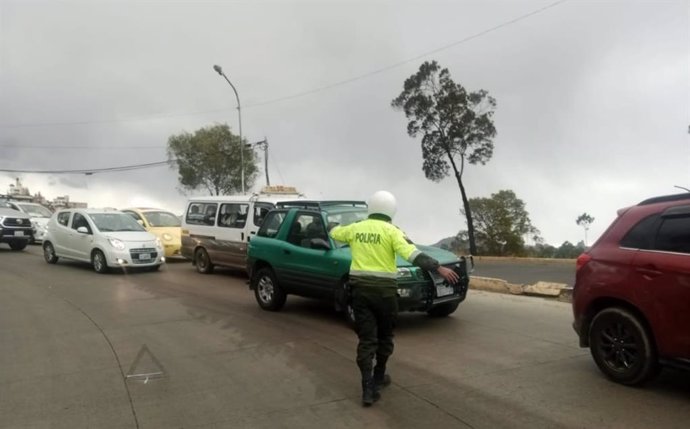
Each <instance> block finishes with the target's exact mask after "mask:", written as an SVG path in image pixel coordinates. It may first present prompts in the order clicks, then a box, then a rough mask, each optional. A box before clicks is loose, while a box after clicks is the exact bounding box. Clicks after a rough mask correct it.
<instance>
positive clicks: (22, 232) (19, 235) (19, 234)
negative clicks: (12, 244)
mask: <svg viewBox="0 0 690 429" xmlns="http://www.w3.org/2000/svg"><path fill="white" fill-rule="evenodd" d="M14 236H15V237H23V236H24V231H14Z"/></svg>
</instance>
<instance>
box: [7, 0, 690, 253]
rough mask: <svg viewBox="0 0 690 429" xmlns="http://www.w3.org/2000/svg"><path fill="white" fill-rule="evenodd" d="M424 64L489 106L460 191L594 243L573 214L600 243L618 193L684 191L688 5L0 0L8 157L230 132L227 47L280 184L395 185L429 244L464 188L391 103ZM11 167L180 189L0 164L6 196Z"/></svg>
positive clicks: (60, 187) (98, 159) (129, 160)
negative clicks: (504, 200)
mask: <svg viewBox="0 0 690 429" xmlns="http://www.w3.org/2000/svg"><path fill="white" fill-rule="evenodd" d="M539 10H541V11H539ZM535 11H539V12H537V13H533V14H532V12H535ZM520 17H524V18H522V19H517V18H520ZM502 24H505V25H502ZM497 27H499V28H497ZM491 29H495V30H492V31H488V32H487V31H486V30H491ZM475 35H477V37H471V36H475ZM426 54H428V55H426ZM432 59H435V60H437V61H438V62H439V63H440V64H441V65H442V66H444V67H447V68H448V69H449V70H450V72H451V75H452V77H453V78H454V80H455V81H456V82H458V83H461V84H462V85H464V86H465V87H466V88H467V89H469V90H477V89H480V88H481V89H485V90H487V91H488V92H489V93H490V94H491V95H492V96H493V97H495V98H496V100H497V103H498V106H497V111H496V116H495V120H496V127H497V130H498V135H497V137H496V139H495V151H494V157H493V159H492V160H491V161H490V162H489V163H488V164H486V165H485V166H472V167H470V168H469V169H467V170H466V174H465V176H464V179H465V185H466V188H467V190H468V193H469V196H470V197H488V196H490V194H491V193H493V192H497V191H499V190H501V189H512V190H513V191H515V193H516V194H517V196H518V197H519V198H521V199H522V200H523V201H524V202H525V203H526V207H527V210H528V211H529V213H530V215H531V219H532V222H533V224H534V225H535V226H537V227H538V228H539V229H540V230H541V231H542V235H543V237H544V238H545V240H546V241H547V242H548V243H551V244H554V245H560V244H561V243H562V242H563V241H565V240H569V241H571V242H577V241H579V240H581V239H583V231H582V229H581V228H580V227H578V226H577V225H576V224H575V219H576V218H577V216H578V215H579V214H581V213H582V212H588V213H589V214H591V215H592V216H594V217H595V222H594V224H593V225H592V229H591V231H590V242H591V239H592V238H596V237H597V236H599V235H600V234H601V233H602V232H603V230H604V229H605V228H606V227H607V226H608V224H609V223H610V222H611V221H612V220H613V219H614V217H615V213H616V210H617V209H619V208H621V207H625V206H628V205H632V204H635V203H637V202H639V201H640V200H642V199H644V198H647V197H651V196H656V195H660V194H670V193H676V192H682V191H681V190H680V189H677V188H674V185H677V186H684V187H687V188H690V133H689V131H690V130H689V126H690V2H689V1H686V0H675V1H674V0H668V1H627V0H626V1H623V0H621V1H615V0H613V1H606V2H598V1H579V0H569V1H561V2H555V1H554V0H542V1H518V0H515V1H508V0H504V1H465V0H463V1H429V0H424V1H371V0H369V1H324V0H318V1H317V0H314V1H294V0H285V1H254V0H253V1H100V0H89V1H60V0H52V1H32V0H0V169H25V170H45V169H89V168H94V169H96V168H107V167H116V166H124V165H132V164H141V163H148V162H157V161H163V160H165V159H166V151H165V147H166V143H167V139H168V137H169V136H170V135H172V134H175V133H179V132H181V131H189V132H193V131H194V130H196V129H198V128H200V127H202V126H206V125H212V124H214V123H228V124H229V125H230V126H231V127H232V128H233V129H234V130H237V125H238V120H237V110H236V102H235V98H234V95H233V93H232V90H231V88H230V87H229V85H228V84H227V83H226V82H225V81H224V80H223V79H222V78H221V77H220V76H218V75H217V74H216V73H215V72H214V71H213V69H212V66H213V65H214V64H220V65H221V66H222V67H223V69H224V70H225V72H226V74H227V75H228V77H229V78H230V80H231V81H232V82H233V84H234V85H235V86H236V87H237V90H238V91H239V96H240V100H241V102H242V105H243V108H242V128H243V132H244V135H245V137H246V138H247V140H248V141H250V142H252V141H259V140H262V139H263V138H264V137H267V138H268V141H269V143H270V149H269V150H270V153H269V173H270V176H271V182H272V183H273V184H286V185H294V186H297V187H298V188H299V189H300V190H301V191H302V192H304V193H306V194H307V196H309V197H314V198H339V199H340V198H356V199H365V198H367V196H368V195H370V194H371V193H372V192H374V191H376V190H379V189H387V190H390V191H391V192H393V193H394V194H395V195H396V196H397V197H398V201H399V214H398V216H397V218H396V223H397V224H399V225H400V226H401V227H402V228H403V229H405V230H406V231H407V232H408V235H410V237H411V238H412V239H413V240H415V241H417V242H421V243H432V242H435V241H437V240H439V239H440V238H443V237H446V236H449V235H454V234H455V233H456V232H457V231H458V230H461V229H465V222H464V219H463V217H462V216H461V215H460V214H459V209H460V207H461V200H460V192H459V190H458V187H457V183H456V182H455V181H454V179H452V178H448V179H446V180H444V181H442V182H440V183H433V182H431V181H429V180H427V179H426V178H425V177H424V175H423V173H422V171H421V163H422V160H421V149H420V144H419V141H418V140H414V139H412V138H410V137H408V136H407V134H406V131H405V127H406V120H405V117H404V115H403V113H401V112H399V111H395V110H393V109H392V108H391V107H390V101H391V100H392V99H393V98H394V97H396V96H397V95H398V94H399V93H400V91H401V90H402V84H403V81H404V80H405V79H406V78H407V77H408V76H410V75H411V74H413V73H414V72H415V71H416V70H417V68H418V67H419V65H420V64H421V62H422V61H424V60H432ZM16 176H18V177H21V178H22V180H23V181H24V183H25V185H27V186H28V187H29V188H30V190H31V192H38V191H40V192H41V193H42V194H43V195H45V196H48V197H50V198H53V197H55V196H58V195H65V194H68V195H70V197H71V199H72V200H76V201H86V202H88V203H89V205H90V206H116V207H124V206H130V205H143V204H145V205H155V206H161V207H164V208H167V209H170V210H173V211H175V212H178V213H179V212H181V211H182V209H183V207H184V201H185V198H186V197H185V195H183V194H181V193H180V192H179V191H178V190H177V188H178V185H177V174H176V172H175V171H174V170H172V169H170V168H168V167H165V166H164V167H155V168H150V169H145V170H136V171H129V172H120V173H103V174H94V175H91V176H85V175H41V174H12V173H5V172H0V193H2V192H4V191H5V190H6V188H7V186H8V185H9V184H10V183H11V182H12V181H13V178H14V177H16ZM262 184H263V176H261V178H260V180H259V181H258V183H257V187H258V186H260V185H262Z"/></svg>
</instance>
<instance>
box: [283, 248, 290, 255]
mask: <svg viewBox="0 0 690 429" xmlns="http://www.w3.org/2000/svg"><path fill="white" fill-rule="evenodd" d="M283 253H285V254H286V255H289V254H290V253H292V252H290V251H289V250H288V249H283Z"/></svg>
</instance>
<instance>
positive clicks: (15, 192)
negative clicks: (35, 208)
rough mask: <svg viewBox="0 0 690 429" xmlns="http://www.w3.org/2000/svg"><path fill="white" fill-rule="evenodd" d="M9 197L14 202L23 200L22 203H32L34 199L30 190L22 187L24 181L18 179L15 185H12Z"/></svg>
mask: <svg viewBox="0 0 690 429" xmlns="http://www.w3.org/2000/svg"><path fill="white" fill-rule="evenodd" d="M7 194H8V195H9V197H10V198H11V199H13V200H22V201H31V200H33V197H32V196H31V193H30V192H29V188H26V187H24V185H22V181H21V180H20V179H19V177H17V178H16V179H15V183H13V184H10V189H9V191H8V192H7Z"/></svg>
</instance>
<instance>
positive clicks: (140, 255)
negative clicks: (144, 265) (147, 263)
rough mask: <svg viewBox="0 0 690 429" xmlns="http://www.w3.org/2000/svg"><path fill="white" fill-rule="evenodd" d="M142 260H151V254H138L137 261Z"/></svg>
mask: <svg viewBox="0 0 690 429" xmlns="http://www.w3.org/2000/svg"><path fill="white" fill-rule="evenodd" d="M142 259H151V254H150V253H140V254H139V260H142Z"/></svg>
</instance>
